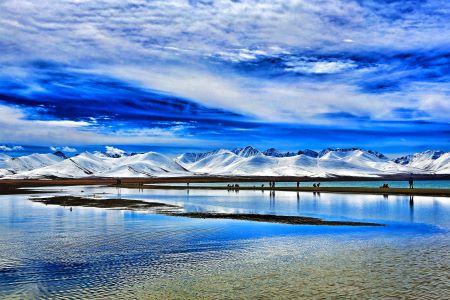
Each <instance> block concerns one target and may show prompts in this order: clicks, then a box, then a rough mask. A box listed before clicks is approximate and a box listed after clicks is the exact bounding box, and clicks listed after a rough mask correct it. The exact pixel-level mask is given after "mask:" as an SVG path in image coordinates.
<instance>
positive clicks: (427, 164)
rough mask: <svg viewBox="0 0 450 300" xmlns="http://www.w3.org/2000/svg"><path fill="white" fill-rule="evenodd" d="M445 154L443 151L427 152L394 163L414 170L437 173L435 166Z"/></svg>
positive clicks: (404, 157)
mask: <svg viewBox="0 0 450 300" xmlns="http://www.w3.org/2000/svg"><path fill="white" fill-rule="evenodd" d="M443 154H444V152H443V151H435V150H427V151H424V152H420V153H415V154H411V155H406V156H403V157H399V158H397V159H395V160H394V162H396V163H397V164H401V165H404V166H408V167H412V168H417V169H422V170H429V171H436V169H435V167H434V166H433V165H434V163H435V161H436V160H437V159H439V158H440V157H441V156H442V155H443Z"/></svg>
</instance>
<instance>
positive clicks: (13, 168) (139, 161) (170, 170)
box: [0, 146, 450, 178]
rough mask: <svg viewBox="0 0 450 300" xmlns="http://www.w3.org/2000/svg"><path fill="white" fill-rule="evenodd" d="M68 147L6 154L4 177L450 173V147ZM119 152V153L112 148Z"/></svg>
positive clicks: (0, 161) (1, 162) (0, 170)
mask: <svg viewBox="0 0 450 300" xmlns="http://www.w3.org/2000/svg"><path fill="white" fill-rule="evenodd" d="M108 150H109V151H108V152H94V153H90V152H83V153H81V154H78V155H75V156H73V157H67V156H66V155H65V154H64V153H62V152H56V153H53V154H32V155H28V156H22V157H17V158H12V157H9V156H7V155H2V156H0V177H3V178H49V177H62V178H80V177H170V176H195V175H242V176H252V175H253V176H312V177H329V176H381V175H389V174H411V173H414V174H450V152H447V153H445V152H442V151H425V152H422V153H416V154H412V155H407V156H403V157H400V158H397V159H394V160H391V159H389V158H387V157H386V156H384V155H383V154H381V153H379V152H376V151H371V150H363V149H359V148H347V149H341V148H334V149H332V148H328V149H325V150H323V151H320V152H316V151H313V150H300V151H297V152H281V151H278V150H276V149H274V148H271V149H268V150H266V151H264V152H260V151H259V150H257V149H255V148H253V147H251V146H247V147H244V148H236V149H233V150H226V149H218V150H214V151H209V152H204V153H184V154H181V155H180V156H178V157H176V158H175V159H171V158H169V157H167V156H165V155H162V154H159V153H156V152H148V153H133V154H128V153H126V152H124V151H122V150H119V149H115V148H114V149H113V150H114V151H111V148H110V149H108ZM112 152H114V153H112Z"/></svg>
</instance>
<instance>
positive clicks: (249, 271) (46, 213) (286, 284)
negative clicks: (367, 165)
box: [0, 183, 450, 299]
mask: <svg viewBox="0 0 450 300" xmlns="http://www.w3.org/2000/svg"><path fill="white" fill-rule="evenodd" d="M291 184H292V183H291ZM323 186H325V183H324V184H323ZM42 189H44V188H42ZM45 189H48V190H57V191H58V194H71V195H85V196H94V195H95V196H96V197H109V198H111V197H122V198H127V199H140V200H147V201H154V202H164V203H169V204H177V205H180V206H182V207H183V208H184V210H186V211H215V212H223V213H261V214H263V213H264V214H266V213H268V214H280V215H299V216H311V217H320V218H324V219H326V220H351V221H368V222H378V223H383V224H386V225H387V226H385V227H352V226H312V225H301V226H299V225H285V224H270V223H257V222H249V221H236V220H203V219H189V218H182V217H169V216H162V215H156V214H152V213H148V212H138V211H124V210H106V209H99V208H83V207H74V208H73V210H72V211H70V210H69V208H68V207H60V206H50V205H49V206H45V205H43V204H40V203H34V202H31V201H30V200H28V198H29V196H28V195H7V196H0V232H1V235H0V298H20V299H23V298H75V299H81V298H82V299H86V298H95V299H102V298H103V299H104V298H111V297H117V298H134V299H135V298H146V299H166V298H185V299H186V298H190V299H198V298H209V299H211V298H214V299H229V298H279V299H292V298H314V297H316V298H330V297H353V298H363V299H364V298H442V299H444V298H447V297H448V295H449V294H450V280H449V274H450V235H449V230H450V199H449V198H444V197H441V198H440V197H414V198H413V199H412V200H413V202H412V204H411V202H410V198H409V197H406V196H389V197H383V196H382V195H373V196H372V195H346V194H325V193H322V194H317V193H316V194H313V193H296V192H278V191H277V192H276V193H275V195H273V194H271V193H269V192H267V191H266V192H262V191H239V192H235V191H225V190H151V189H149V190H145V189H144V190H136V189H124V188H121V189H120V188H119V189H118V188H110V187H96V186H94V187H51V188H45ZM81 191H83V192H81Z"/></svg>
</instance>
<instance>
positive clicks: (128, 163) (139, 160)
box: [100, 152, 190, 177]
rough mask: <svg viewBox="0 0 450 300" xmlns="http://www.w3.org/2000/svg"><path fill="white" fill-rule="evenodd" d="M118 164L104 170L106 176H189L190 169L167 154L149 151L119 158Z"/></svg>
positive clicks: (103, 174)
mask: <svg viewBox="0 0 450 300" xmlns="http://www.w3.org/2000/svg"><path fill="white" fill-rule="evenodd" d="M117 160H118V161H117V163H116V166H115V167H113V168H111V169H110V170H107V171H105V172H102V173H101V174H100V176H104V177H152V176H182V175H184V176H187V175H190V173H189V171H187V170H186V169H185V168H183V167H182V166H181V165H180V164H178V163H177V162H175V161H173V160H171V159H170V158H168V157H167V156H165V155H162V154H159V153H156V152H148V153H143V154H136V155H133V156H127V157H123V158H119V159H117Z"/></svg>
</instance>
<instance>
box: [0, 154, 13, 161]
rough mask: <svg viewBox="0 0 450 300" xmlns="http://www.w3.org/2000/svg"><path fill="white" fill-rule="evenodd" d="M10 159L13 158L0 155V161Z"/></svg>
mask: <svg viewBox="0 0 450 300" xmlns="http://www.w3.org/2000/svg"><path fill="white" fill-rule="evenodd" d="M8 158H11V156H9V155H6V154H4V153H0V160H7V159H8Z"/></svg>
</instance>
